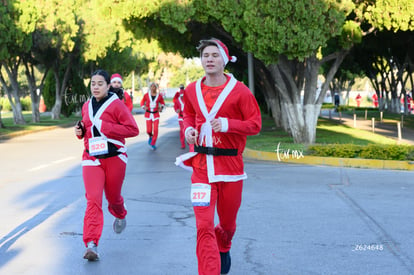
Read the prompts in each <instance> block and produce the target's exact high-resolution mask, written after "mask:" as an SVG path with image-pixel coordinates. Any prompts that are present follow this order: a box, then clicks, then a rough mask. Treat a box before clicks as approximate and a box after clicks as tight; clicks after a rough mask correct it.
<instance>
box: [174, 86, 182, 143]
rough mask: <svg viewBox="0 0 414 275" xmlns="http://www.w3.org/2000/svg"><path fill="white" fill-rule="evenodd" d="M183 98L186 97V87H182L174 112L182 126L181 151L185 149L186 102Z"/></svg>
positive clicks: (175, 102)
mask: <svg viewBox="0 0 414 275" xmlns="http://www.w3.org/2000/svg"><path fill="white" fill-rule="evenodd" d="M183 97H184V86H183V88H182V89H181V87H180V92H179V96H178V97H177V98H176V99H175V101H174V110H175V112H176V113H177V114H178V123H179V125H180V142H181V149H185V137H184V121H183V118H184V113H183V111H184V101H183Z"/></svg>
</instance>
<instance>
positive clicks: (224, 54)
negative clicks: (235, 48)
mask: <svg viewBox="0 0 414 275" xmlns="http://www.w3.org/2000/svg"><path fill="white" fill-rule="evenodd" d="M214 43H215V44H216V45H217V48H218V49H219V51H220V54H221V56H222V57H223V61H224V65H226V64H227V63H228V62H229V61H230V62H233V63H234V62H236V61H237V57H235V56H230V55H229V53H228V49H227V51H226V50H225V49H224V48H223V46H222V45H221V44H223V45H224V43H223V42H221V41H219V40H214ZM224 46H225V45H224ZM225 47H226V48H227V46H225Z"/></svg>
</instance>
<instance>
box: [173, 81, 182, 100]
mask: <svg viewBox="0 0 414 275" xmlns="http://www.w3.org/2000/svg"><path fill="white" fill-rule="evenodd" d="M183 92H184V85H183V84H180V89H179V90H178V91H177V92H176V93H175V95H174V97H173V104H175V102H176V101H177V99H178V98H179V97H180V95H181V93H183Z"/></svg>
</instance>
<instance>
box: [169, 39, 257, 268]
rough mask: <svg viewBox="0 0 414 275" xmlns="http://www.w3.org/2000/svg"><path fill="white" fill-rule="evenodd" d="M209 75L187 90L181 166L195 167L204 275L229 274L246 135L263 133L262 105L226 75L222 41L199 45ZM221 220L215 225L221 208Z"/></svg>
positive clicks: (194, 199)
mask: <svg viewBox="0 0 414 275" xmlns="http://www.w3.org/2000/svg"><path fill="white" fill-rule="evenodd" d="M197 49H198V50H199V51H200V53H201V64H202V66H203V68H204V70H205V73H206V75H205V77H203V78H201V79H199V80H198V81H197V82H193V83H191V84H190V85H188V87H187V88H186V90H185V94H184V104H185V108H184V127H185V137H186V141H187V142H188V143H189V144H190V152H189V153H187V154H184V155H181V156H179V157H177V160H176V165H180V166H182V167H184V168H188V169H191V170H192V171H193V173H192V177H191V181H192V188H191V193H192V203H193V209H194V213H195V217H196V226H197V259H198V273H199V274H200V275H218V274H220V273H221V274H227V273H228V272H229V270H230V266H231V258H230V248H231V244H232V239H233V235H234V233H235V231H236V218H237V213H238V210H239V207H240V204H241V199H242V188H243V180H244V179H246V178H247V175H246V173H245V172H244V163H243V157H242V154H243V150H244V148H245V145H246V136H248V135H255V134H257V133H259V131H260V128H261V115H260V109H259V107H258V104H257V102H256V99H255V97H254V96H253V94H252V93H251V92H250V90H249V89H248V88H247V87H246V86H245V85H244V84H243V83H241V82H239V81H237V80H236V79H235V78H234V77H233V76H232V75H230V74H224V67H225V65H226V64H227V62H228V61H233V62H234V61H235V60H236V58H235V57H231V56H229V53H228V49H227V47H226V46H225V45H224V44H223V43H222V42H221V41H219V40H217V39H210V40H201V41H200V45H199V47H198V48H197ZM216 207H217V214H218V218H219V223H218V225H216V226H215V224H214V215H215V209H216Z"/></svg>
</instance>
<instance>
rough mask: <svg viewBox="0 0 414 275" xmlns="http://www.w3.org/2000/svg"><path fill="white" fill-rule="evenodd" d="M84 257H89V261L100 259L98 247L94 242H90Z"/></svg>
mask: <svg viewBox="0 0 414 275" xmlns="http://www.w3.org/2000/svg"><path fill="white" fill-rule="evenodd" d="M83 258H84V259H87V260H88V261H97V260H99V254H98V247H97V246H96V244H95V243H94V242H88V244H87V247H86V251H85V254H84V255H83Z"/></svg>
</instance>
